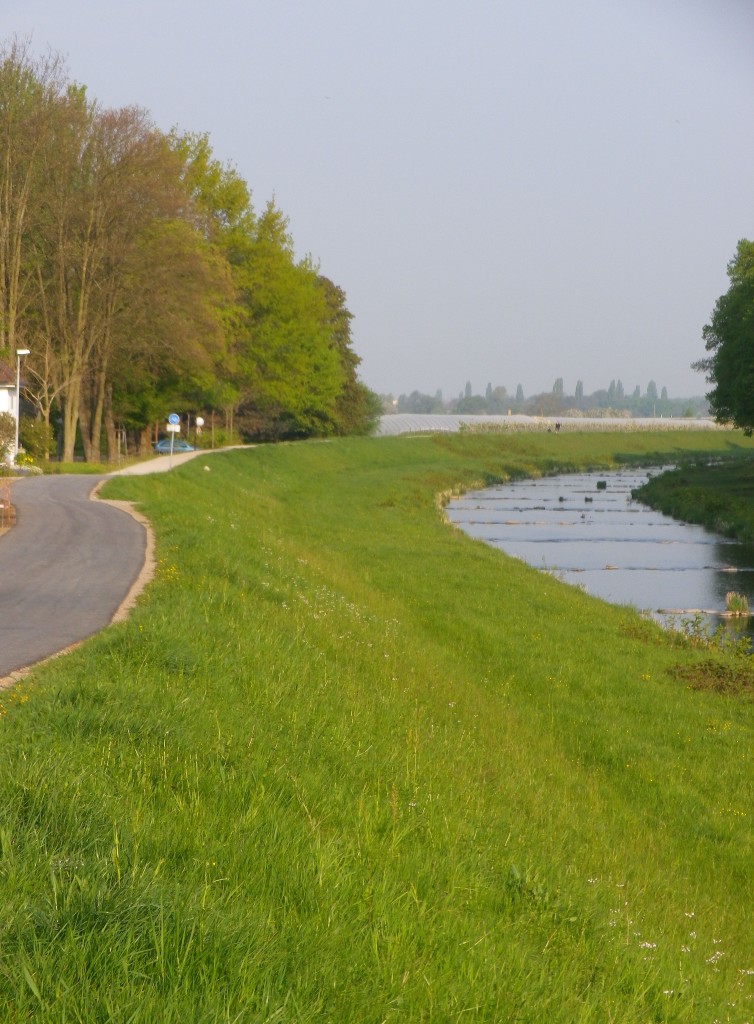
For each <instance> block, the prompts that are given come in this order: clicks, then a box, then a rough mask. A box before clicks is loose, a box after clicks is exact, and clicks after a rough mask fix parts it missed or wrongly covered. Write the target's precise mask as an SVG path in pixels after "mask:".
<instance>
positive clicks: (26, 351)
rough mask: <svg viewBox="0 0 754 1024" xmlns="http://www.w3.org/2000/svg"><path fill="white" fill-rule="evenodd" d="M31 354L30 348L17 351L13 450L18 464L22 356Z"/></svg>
mask: <svg viewBox="0 0 754 1024" xmlns="http://www.w3.org/2000/svg"><path fill="white" fill-rule="evenodd" d="M29 354H30V352H29V349H28V348H17V349H16V446H15V448H14V449H13V461H14V462H15V463H16V464H18V421H19V420H20V419H21V356H28V355H29Z"/></svg>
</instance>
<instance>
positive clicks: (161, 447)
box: [153, 437, 194, 455]
mask: <svg viewBox="0 0 754 1024" xmlns="http://www.w3.org/2000/svg"><path fill="white" fill-rule="evenodd" d="M171 444H172V446H173V447H172V452H173V455H176V454H178V453H179V452H193V451H194V446H193V445H192V444H189V443H188V441H184V440H183V438H182V437H176V438H174V439H173V441H172V442H171V440H170V438H169V437H165V438H163V439H162V441H158V442H157V443H156V444H155V445H153V447H154V450H155V452H156V453H157V454H158V455H170V452H171V448H170V445H171Z"/></svg>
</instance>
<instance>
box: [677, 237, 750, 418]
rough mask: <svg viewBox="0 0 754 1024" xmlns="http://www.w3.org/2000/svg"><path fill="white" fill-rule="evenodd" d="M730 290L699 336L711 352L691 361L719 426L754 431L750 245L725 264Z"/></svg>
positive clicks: (742, 243)
mask: <svg viewBox="0 0 754 1024" xmlns="http://www.w3.org/2000/svg"><path fill="white" fill-rule="evenodd" d="M728 277H729V279H730V286H729V288H728V291H727V292H726V293H725V295H721V296H720V298H719V299H718V300H717V302H716V303H715V308H714V310H713V312H712V317H711V319H710V322H709V323H708V324H707V325H706V326H705V327H704V329H703V331H702V337H703V338H704V341H705V348H706V350H707V351H708V352H709V353H710V355H709V356H707V357H706V358H704V359H700V360H699V361H698V362H696V363H693V364H692V365H693V367H694V369H696V370H702V371H703V372H704V373H705V374H706V378H707V381H708V383H710V384H712V385H713V387H712V390H711V391H709V392H708V393H707V398H708V400H709V403H710V409H711V411H712V414H713V415H714V417H715V419H716V420H717V421H718V422H720V423H726V422H727V423H732V424H733V425H734V426H736V427H740V428H741V429H742V430H743V431H744V433H746V434H747V435H751V434H752V433H754V242H750V241H747V240H746V239H742V240H741V241H740V242H739V243H738V246H737V249H736V255H735V256H734V258H733V259H732V260H731V262H730V263H729V264H728Z"/></svg>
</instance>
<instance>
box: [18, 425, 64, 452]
mask: <svg viewBox="0 0 754 1024" xmlns="http://www.w3.org/2000/svg"><path fill="white" fill-rule="evenodd" d="M19 438H20V442H21V445H22V446H23V447H24V448H25V449H26V451H27V452H28V453H29V455H31V456H32V458H34V459H39V460H44V459H47V458H48V457H49V455H50V452H51V451H52V448H53V445H54V443H55V439H54V438H53V435H52V427H51V426H50V424H49V423H45V421H44V420H43V419H41V418H36V419H29V418H28V417H22V419H21V422H20V424H19Z"/></svg>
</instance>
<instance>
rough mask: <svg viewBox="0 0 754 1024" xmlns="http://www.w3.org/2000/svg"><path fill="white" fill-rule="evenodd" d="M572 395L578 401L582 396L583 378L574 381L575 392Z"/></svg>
mask: <svg viewBox="0 0 754 1024" xmlns="http://www.w3.org/2000/svg"><path fill="white" fill-rule="evenodd" d="M574 397H575V399H576V401H577V402H580V401H581V399H582V398H583V397H584V382H583V380H577V381H576V394H575V396H574Z"/></svg>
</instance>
